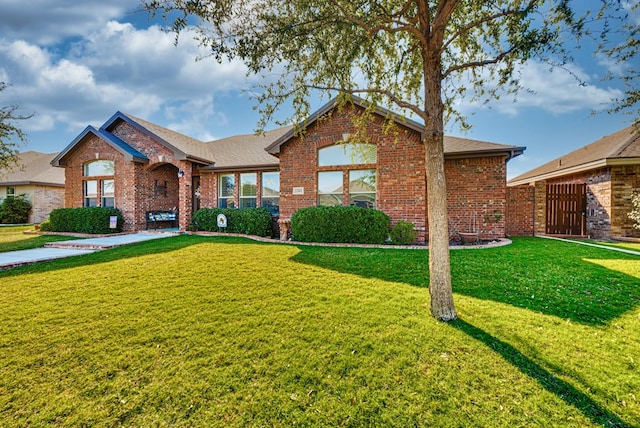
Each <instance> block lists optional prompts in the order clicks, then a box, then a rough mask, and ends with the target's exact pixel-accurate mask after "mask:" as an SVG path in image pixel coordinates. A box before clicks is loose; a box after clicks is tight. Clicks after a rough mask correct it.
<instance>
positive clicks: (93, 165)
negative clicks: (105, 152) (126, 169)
mask: <svg viewBox="0 0 640 428" xmlns="http://www.w3.org/2000/svg"><path fill="white" fill-rule="evenodd" d="M114 168H115V166H114V163H113V161H109V160H96V161H93V162H87V163H86V164H84V170H83V172H84V176H85V177H90V179H85V180H84V183H83V200H84V202H83V203H84V206H85V207H96V206H102V207H107V208H113V207H115V206H116V203H115V181H114V179H113V175H114V171H115V170H114Z"/></svg>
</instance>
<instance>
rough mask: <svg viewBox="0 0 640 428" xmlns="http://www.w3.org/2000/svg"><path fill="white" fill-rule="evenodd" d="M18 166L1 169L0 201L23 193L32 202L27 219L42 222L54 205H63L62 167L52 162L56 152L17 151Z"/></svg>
mask: <svg viewBox="0 0 640 428" xmlns="http://www.w3.org/2000/svg"><path fill="white" fill-rule="evenodd" d="M18 156H19V161H18V162H19V165H20V166H19V167H17V168H14V169H13V170H11V171H8V172H2V173H0V202H1V201H2V200H4V199H5V198H12V197H15V196H19V195H26V198H27V200H28V201H29V202H30V203H31V213H30V214H29V223H41V222H43V221H44V220H46V219H47V218H48V217H49V213H51V211H52V210H54V209H55V208H62V207H64V171H62V170H61V169H59V168H54V167H53V166H51V161H52V159H54V158H55V157H56V156H57V153H39V152H34V151H29V152H24V153H20V154H19V155H18Z"/></svg>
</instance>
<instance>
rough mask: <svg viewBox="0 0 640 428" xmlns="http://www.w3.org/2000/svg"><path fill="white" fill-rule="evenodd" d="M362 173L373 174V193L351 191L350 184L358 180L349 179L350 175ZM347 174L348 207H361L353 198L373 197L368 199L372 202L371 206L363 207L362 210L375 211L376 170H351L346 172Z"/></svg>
mask: <svg viewBox="0 0 640 428" xmlns="http://www.w3.org/2000/svg"><path fill="white" fill-rule="evenodd" d="M362 172H372V173H373V178H374V183H373V192H371V191H354V190H352V188H351V183H354V182H356V181H358V178H356V179H355V180H354V179H352V178H351V176H352V174H353V173H362ZM348 173H349V205H353V206H361V205H359V204H358V203H357V202H358V201H354V198H355V197H358V196H364V195H373V197H372V198H370V200H371V201H372V203H371V206H364V207H363V208H372V209H375V208H376V193H377V191H378V175H377V170H376V169H351V170H349V171H348ZM365 184H366V183H365Z"/></svg>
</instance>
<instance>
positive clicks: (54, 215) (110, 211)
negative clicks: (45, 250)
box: [40, 207, 124, 234]
mask: <svg viewBox="0 0 640 428" xmlns="http://www.w3.org/2000/svg"><path fill="white" fill-rule="evenodd" d="M111 216H117V217H118V221H117V223H116V225H117V227H116V228H115V229H111V228H110V227H109V226H110V224H109V222H110V217H111ZM47 223H48V224H47ZM123 224H124V218H123V217H122V213H121V212H120V210H119V209H117V208H103V207H85V208H58V209H55V210H53V211H51V214H50V215H49V220H48V222H45V223H44V224H42V225H41V226H40V229H41V230H45V231H50V232H73V233H96V234H98V233H100V234H102V233H117V232H122V225H123Z"/></svg>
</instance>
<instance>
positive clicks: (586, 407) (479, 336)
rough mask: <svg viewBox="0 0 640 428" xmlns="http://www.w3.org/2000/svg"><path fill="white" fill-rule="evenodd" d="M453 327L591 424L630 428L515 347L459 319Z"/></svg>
mask: <svg viewBox="0 0 640 428" xmlns="http://www.w3.org/2000/svg"><path fill="white" fill-rule="evenodd" d="M449 325H451V326H452V327H454V328H456V329H458V330H460V331H462V332H463V333H465V334H466V335H468V336H469V337H471V338H472V339H475V340H478V341H480V342H482V343H484V344H485V345H486V346H487V347H489V348H490V349H491V350H493V351H494V352H496V353H498V354H499V355H500V356H502V358H504V359H505V360H506V361H507V362H509V363H510V364H512V365H513V366H514V367H516V368H517V369H518V370H519V371H520V372H522V373H523V374H525V375H527V376H529V377H530V378H531V379H533V380H535V381H536V382H538V383H539V384H540V385H541V386H542V387H543V388H544V389H546V390H547V391H549V392H550V393H552V394H554V395H556V396H557V397H558V398H560V399H561V400H562V401H564V402H565V403H567V404H568V405H570V406H574V407H575V408H577V409H578V410H580V412H582V413H583V414H584V415H585V416H586V417H588V418H589V419H590V420H591V421H592V422H593V423H595V424H599V425H602V426H604V427H632V426H633V425H630V424H627V423H626V422H625V421H623V420H622V419H620V417H618V416H617V415H615V414H613V413H611V412H610V411H609V410H607V409H605V408H604V407H602V406H600V405H599V404H598V403H597V402H595V401H594V400H593V399H592V398H591V397H589V396H588V395H586V394H585V393H583V392H581V391H579V390H578V389H576V388H575V387H573V386H572V385H571V384H569V383H567V382H565V381H563V380H562V379H560V378H558V377H557V376H554V375H553V374H552V373H550V372H549V371H547V370H546V369H544V368H543V367H541V366H540V365H538V364H537V363H536V362H535V361H533V360H531V359H530V358H528V357H526V356H525V355H523V354H522V353H521V352H520V351H518V350H517V349H516V348H514V347H513V346H511V345H510V344H508V343H506V342H503V341H502V340H500V339H498V338H496V337H494V336H492V335H490V334H489V333H487V332H485V331H484V330H482V329H480V328H478V327H476V326H474V325H471V324H469V323H468V322H466V321H464V320H461V319H458V320H455V321H452V322H451V323H449Z"/></svg>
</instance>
